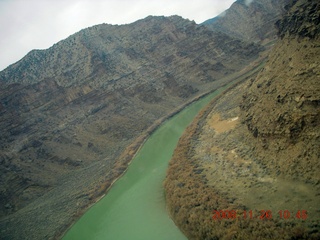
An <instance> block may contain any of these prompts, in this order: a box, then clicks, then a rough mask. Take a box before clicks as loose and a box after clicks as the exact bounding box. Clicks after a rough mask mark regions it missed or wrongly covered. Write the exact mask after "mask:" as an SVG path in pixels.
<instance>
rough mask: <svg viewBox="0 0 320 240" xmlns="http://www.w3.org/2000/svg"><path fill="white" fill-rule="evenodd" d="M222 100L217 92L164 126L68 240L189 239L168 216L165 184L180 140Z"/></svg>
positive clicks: (69, 232)
mask: <svg viewBox="0 0 320 240" xmlns="http://www.w3.org/2000/svg"><path fill="white" fill-rule="evenodd" d="M221 90H222V89H220V90H219V92H220V91H221ZM217 94H218V91H216V92H214V93H212V94H210V95H208V96H206V97H205V98H202V99H200V100H198V101H196V102H194V103H193V104H191V105H189V106H188V107H186V108H185V109H184V110H183V111H181V112H180V113H178V114H177V115H175V116H174V117H173V118H171V119H169V120H168V121H166V122H165V123H164V124H163V125H161V126H160V127H159V128H158V129H157V130H156V131H155V132H154V133H153V134H152V135H151V136H150V137H149V138H148V140H147V141H146V142H145V143H144V145H143V147H142V148H141V149H140V151H139V152H138V154H137V155H136V157H135V158H134V159H133V161H132V162H131V164H130V166H129V168H128V170H127V172H126V173H125V174H124V175H123V176H122V177H121V178H120V179H119V180H117V181H116V183H115V184H114V185H113V186H112V188H111V189H110V191H109V192H108V194H107V195H106V196H105V197H103V198H102V199H101V200H100V201H99V202H98V203H96V204H95V205H94V206H92V207H91V208H90V209H89V210H88V211H87V212H86V213H85V214H84V215H83V216H82V217H81V218H80V219H79V220H78V221H77V222H76V223H75V224H74V225H73V226H72V228H71V229H70V230H69V231H68V232H67V233H66V235H65V236H64V238H63V239H64V240H70V239H72V240H81V239H85V240H91V239H92V240H93V239H99V240H100V239H101V240H102V239H104V240H105V239H107V240H144V239H146V240H151V239H152V240H157V239H159V240H171V239H172V240H179V239H186V237H185V236H184V235H183V234H182V233H181V232H180V230H179V229H178V228H177V227H176V226H175V224H174V222H173V221H172V220H171V218H170V217H169V215H168V213H167V211H166V206H165V198H164V189H163V186H162V182H163V180H164V178H165V175H166V170H167V167H168V162H169V160H170V158H171V156H172V153H173V151H174V148H175V146H176V145H177V142H178V140H179V137H180V136H181V134H182V133H183V131H184V129H185V128H186V127H187V126H188V125H189V124H190V123H191V121H192V120H193V118H194V117H195V116H196V114H197V113H198V112H199V111H200V109H201V108H202V107H204V106H205V105H206V104H208V103H209V101H210V100H211V99H212V98H213V97H214V96H215V95H217Z"/></svg>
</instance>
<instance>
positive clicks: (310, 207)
mask: <svg viewBox="0 0 320 240" xmlns="http://www.w3.org/2000/svg"><path fill="white" fill-rule="evenodd" d="M287 9H290V10H289V12H288V14H286V15H285V16H284V18H283V19H282V20H280V21H278V22H277V28H278V29H279V37H280V39H279V41H278V42H277V43H276V45H275V47H274V48H273V49H272V51H271V53H270V55H269V58H268V59H269V60H268V61H267V63H266V65H265V66H264V68H263V70H261V72H260V73H259V74H258V75H257V76H256V77H253V78H249V79H247V81H244V82H243V83H241V84H238V85H236V86H233V87H232V88H231V89H229V90H228V91H227V92H225V94H224V95H222V96H221V97H219V98H217V99H215V100H214V101H213V102H212V103H211V105H210V106H209V107H208V108H206V109H205V110H204V111H203V112H202V113H201V114H200V115H199V116H198V118H197V119H196V120H195V121H194V122H193V124H192V125H191V126H190V127H189V128H188V130H187V131H186V132H185V134H184V136H183V137H182V138H181V140H180V142H179V145H178V147H177V148H176V150H175V153H174V155H173V158H172V160H171V162H170V166H169V170H168V173H167V177H166V180H165V183H164V185H165V189H166V198H167V202H168V206H169V210H170V213H171V215H172V217H173V219H174V220H175V222H176V224H177V225H178V226H179V227H180V228H181V229H182V230H183V231H184V233H185V234H186V235H187V236H188V237H189V238H190V239H319V238H320V220H319V202H320V177H319V170H320V163H319V158H320V152H319V149H320V141H319V140H320V122H319V119H320V116H319V115H320V104H319V100H320V99H319V96H320V84H319V82H320V65H319V56H320V35H319V30H320V22H319V19H320V4H319V2H318V1H316V0H313V1H311V0H300V1H295V2H292V3H291V5H288V7H287Z"/></svg>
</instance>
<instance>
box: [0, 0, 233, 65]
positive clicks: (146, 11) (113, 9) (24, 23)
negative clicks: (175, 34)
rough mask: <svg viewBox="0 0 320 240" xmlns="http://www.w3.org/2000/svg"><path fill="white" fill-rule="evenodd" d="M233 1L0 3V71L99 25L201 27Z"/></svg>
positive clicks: (28, 0)
mask: <svg viewBox="0 0 320 240" xmlns="http://www.w3.org/2000/svg"><path fill="white" fill-rule="evenodd" d="M233 2H235V0H0V71H1V70H3V69H4V68H6V67H7V66H9V65H10V64H12V63H15V62H17V61H18V60H20V59H21V58H22V57H24V56H25V55H26V54H27V53H28V52H29V51H31V50H32V49H47V48H49V47H51V46H52V45H53V44H54V43H57V42H59V41H60V40H63V39H65V38H67V37H68V36H70V35H72V34H74V33H76V32H78V31H80V30H81V29H84V28H87V27H91V26H93V25H97V24H101V23H109V24H127V23H132V22H134V21H136V20H139V19H142V18H145V17H147V16H149V15H154V16H171V15H180V16H182V17H183V18H186V19H189V20H194V21H195V22H196V23H202V22H204V21H205V20H208V19H210V18H213V17H215V16H217V15H219V14H220V13H222V12H223V11H224V10H226V9H228V8H229V7H230V6H231V4H232V3H233Z"/></svg>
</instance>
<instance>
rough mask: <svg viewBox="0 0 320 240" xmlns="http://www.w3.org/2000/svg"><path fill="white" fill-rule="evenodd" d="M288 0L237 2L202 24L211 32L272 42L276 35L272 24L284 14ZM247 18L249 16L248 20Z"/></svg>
mask: <svg viewBox="0 0 320 240" xmlns="http://www.w3.org/2000/svg"><path fill="white" fill-rule="evenodd" d="M289 2H290V1H288V0H259V1H256V0H253V1H252V0H238V1H236V2H234V3H233V4H232V5H231V7H230V8H229V9H228V10H226V11H225V12H223V13H222V14H220V15H219V16H218V17H216V18H214V19H209V20H207V21H205V22H204V23H203V24H204V25H206V26H208V27H209V28H210V29H212V30H213V31H221V32H224V33H226V34H228V35H230V36H232V37H236V38H239V39H242V40H245V41H252V42H261V41H264V42H269V41H273V40H274V37H275V33H276V28H275V26H274V22H276V21H277V19H280V18H281V16H282V14H283V13H284V12H285V9H284V6H285V5H286V4H287V3H289ZM248 16H250V17H249V18H248Z"/></svg>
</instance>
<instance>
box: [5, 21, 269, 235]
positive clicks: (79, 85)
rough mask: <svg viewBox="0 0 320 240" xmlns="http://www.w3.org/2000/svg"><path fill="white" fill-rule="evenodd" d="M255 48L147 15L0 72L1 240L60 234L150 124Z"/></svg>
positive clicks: (235, 70)
mask: <svg viewBox="0 0 320 240" xmlns="http://www.w3.org/2000/svg"><path fill="white" fill-rule="evenodd" d="M263 50H264V49H263V48H262V47H261V46H259V45H255V44H251V43H245V42H243V41H240V40H238V39H234V38H231V37H229V36H228V35H226V34H223V33H213V32H212V31H210V30H208V29H207V28H206V27H204V26H199V25H196V24H195V23H194V22H191V21H188V20H185V19H182V18H181V17H178V16H172V17H151V16H150V17H147V18H145V19H143V20H139V21H137V22H135V23H132V24H129V25H121V26H112V25H107V24H102V25H97V26H94V27H91V28H88V29H85V30H82V31H80V32H79V33H76V34H74V35H72V36H70V37H69V38H67V39H65V40H63V41H61V42H59V43H57V44H55V45H54V46H52V47H51V48H49V49H47V50H34V51H31V52H30V53H29V54H28V55H27V56H26V57H24V58H23V59H21V60H20V61H19V62H17V63H15V64H13V65H11V66H9V67H8V68H7V69H5V70H4V71H2V72H1V73H0V89H1V90H0V131H1V136H0V163H1V165H0V181H1V186H0V194H1V197H0V215H1V219H0V229H1V237H3V238H5V239H21V236H23V237H24V238H28V239H48V238H49V239H50V238H52V237H54V236H57V235H59V234H60V233H61V232H63V231H64V230H65V229H66V227H67V226H68V225H69V224H70V223H71V222H72V221H74V219H76V218H77V217H78V216H79V215H81V214H82V213H83V211H84V210H85V209H86V208H87V207H88V206H89V205H90V204H92V203H93V202H94V201H95V200H96V199H97V198H99V197H100V196H101V195H102V194H103V193H105V191H106V190H107V189H108V188H109V187H110V185H111V184H112V182H113V181H114V180H115V179H116V178H117V177H119V176H120V175H121V174H122V173H123V172H124V170H125V169H126V167H127V164H128V161H130V159H131V157H132V156H133V155H134V153H135V151H136V150H137V148H138V147H139V145H140V144H141V143H142V142H143V140H144V139H145V138H146V136H147V135H148V134H149V133H150V132H152V130H153V129H154V128H155V126H156V125H157V124H159V123H160V122H161V121H162V120H163V119H164V118H166V117H167V116H169V115H170V114H172V113H174V112H175V111H177V110H178V109H179V108H181V107H183V106H184V105H185V104H187V103H188V102H190V101H192V100H193V99H194V98H197V97H199V96H201V95H202V94H205V93H207V92H208V91H211V90H213V89H215V88H217V87H219V86H221V85H224V84H226V83H228V82H230V81H231V80H232V79H233V78H234V77H236V75H237V74H241V72H239V71H240V70H241V69H243V68H246V70H247V71H248V70H250V67H253V65H250V64H251V63H252V62H253V61H257V63H259V61H260V60H261V59H260V58H259V54H260V53H261V52H262V51H263ZM44 220H45V221H44Z"/></svg>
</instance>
